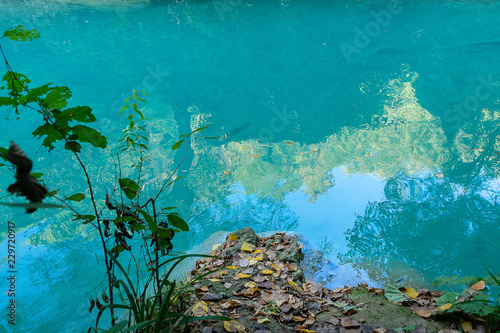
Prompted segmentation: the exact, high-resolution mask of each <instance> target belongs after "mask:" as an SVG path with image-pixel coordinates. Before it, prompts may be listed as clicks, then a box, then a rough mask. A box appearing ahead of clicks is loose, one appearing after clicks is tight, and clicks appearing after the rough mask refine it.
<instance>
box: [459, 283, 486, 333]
mask: <svg viewBox="0 0 500 333" xmlns="http://www.w3.org/2000/svg"><path fill="white" fill-rule="evenodd" d="M483 282H484V281H483ZM460 327H461V328H462V330H464V332H466V333H467V332H470V331H472V323H471V322H470V321H464V322H463V323H460Z"/></svg>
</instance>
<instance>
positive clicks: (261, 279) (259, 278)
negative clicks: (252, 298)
mask: <svg viewBox="0 0 500 333" xmlns="http://www.w3.org/2000/svg"><path fill="white" fill-rule="evenodd" d="M250 279H252V281H255V282H264V281H266V277H265V276H262V275H255V276H252V277H251V278H250Z"/></svg>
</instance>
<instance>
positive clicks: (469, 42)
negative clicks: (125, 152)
mask: <svg viewBox="0 0 500 333" xmlns="http://www.w3.org/2000/svg"><path fill="white" fill-rule="evenodd" d="M390 4H391V5H390V6H389V5H388V3H387V2H382V1H360V2H357V1H342V2H334V3H332V2H331V1H315V2H314V3H311V2H306V1H284V0H283V1H264V2H258V1H233V2H231V3H230V2H226V1H216V2H211V1H184V2H182V3H175V2H169V1H151V2H139V1H138V2H134V3H132V4H130V3H125V2H120V1H113V2H111V3H110V4H109V5H102V4H99V2H97V3H88V2H87V4H82V3H80V2H72V1H71V2H70V1H65V2H51V1H46V2H41V1H40V2H36V1H30V2H28V1H3V2H2V3H1V4H0V20H1V21H0V22H2V27H3V30H6V29H8V28H9V27H11V26H14V25H18V24H23V25H25V26H26V27H28V28H37V29H38V30H39V32H40V33H41V36H42V37H41V38H40V39H39V40H36V41H33V42H30V43H22V44H20V43H11V42H9V41H7V40H5V39H2V41H1V42H2V47H3V48H4V50H5V52H6V54H7V57H8V58H9V61H10V63H11V66H12V67H13V68H14V70H15V71H18V72H21V73H24V74H26V75H27V76H28V77H30V79H32V81H33V84H43V83H47V82H53V83H54V84H57V85H66V86H68V87H70V89H71V90H72V91H73V98H72V100H71V106H76V105H89V106H91V107H92V108H93V109H94V111H95V113H96V114H97V115H98V118H99V119H100V121H99V122H98V123H96V124H95V126H96V128H98V129H99V130H101V131H102V132H103V133H105V134H106V135H107V136H108V139H109V142H110V144H109V148H110V150H111V151H113V149H116V147H117V146H118V144H116V143H115V142H116V140H117V139H118V138H120V137H121V131H122V130H123V129H124V128H125V126H126V125H127V122H126V117H124V116H120V115H119V114H118V113H119V110H120V109H121V107H122V106H123V103H124V100H125V98H126V97H127V96H129V95H130V93H131V91H132V89H141V90H145V91H147V93H148V94H149V95H150V96H149V97H148V98H147V100H148V105H147V106H145V107H144V110H143V111H144V112H146V114H147V116H148V117H150V118H151V125H150V134H149V139H150V142H151V145H150V153H151V154H150V155H151V162H150V163H149V164H148V165H147V168H146V170H145V174H144V177H145V180H146V186H145V189H144V191H145V195H146V194H152V193H155V191H156V190H157V189H158V184H160V183H161V182H162V181H164V180H165V179H167V178H168V177H169V175H170V174H171V172H172V171H173V170H174V168H175V165H176V162H178V161H180V160H181V159H182V157H183V156H182V154H181V150H178V151H177V153H174V152H172V151H171V150H170V147H171V146H172V144H173V143H175V142H176V141H177V136H178V135H179V134H183V133H187V132H189V131H191V130H192V129H195V128H198V127H200V126H204V125H207V124H211V127H210V128H209V129H207V130H206V133H205V134H206V135H214V136H215V135H221V136H222V138H221V139H220V140H211V141H204V140H197V141H196V142H195V143H194V144H193V145H192V148H191V149H189V150H188V155H187V156H188V157H187V159H186V161H185V163H184V164H183V166H182V167H181V169H180V174H182V175H184V176H185V177H184V179H183V180H182V181H179V182H177V183H176V184H175V185H174V186H173V187H172V188H171V190H169V192H168V193H166V194H165V195H164V196H163V197H162V202H161V204H162V205H165V206H172V205H176V206H178V207H179V209H178V211H179V213H180V214H181V215H182V216H184V218H185V219H186V220H187V221H188V222H189V225H190V228H191V231H190V232H189V233H184V234H179V235H177V236H176V237H175V239H174V240H175V246H176V248H177V250H179V251H187V250H189V249H191V248H193V247H195V246H197V245H199V244H200V243H202V242H203V241H204V240H205V239H207V238H208V237H209V236H210V235H212V234H213V233H214V232H217V231H233V230H236V229H238V228H242V227H246V226H251V227H253V228H254V229H255V230H256V231H257V232H269V231H274V230H280V231H282V230H286V231H294V232H297V233H300V234H302V235H303V237H304V238H305V239H307V240H308V242H309V244H310V246H313V247H315V248H316V249H318V250H321V253H322V254H323V256H320V255H315V256H311V257H310V261H309V262H308V263H307V265H308V266H307V267H308V269H309V270H308V272H309V274H311V275H312V276H315V277H317V278H318V279H320V280H323V281H324V282H326V283H330V285H331V286H334V285H343V284H344V283H356V282H359V281H362V280H366V281H370V282H371V283H373V284H383V283H384V281H386V280H387V279H392V280H397V279H400V278H403V281H404V283H411V284H413V285H415V286H428V284H429V283H430V281H432V279H433V277H435V276H437V275H451V274H460V275H478V276H483V275H486V272H485V270H484V268H483V266H482V264H481V262H483V263H484V264H486V265H487V266H488V267H489V269H490V270H492V271H498V270H500V263H499V262H498V260H497V255H496V254H497V253H499V250H500V245H499V244H498V239H499V238H500V230H499V225H498V221H499V218H500V206H499V204H500V201H499V200H500V199H499V192H498V191H499V179H498V177H499V171H500V165H499V161H500V141H499V140H500V137H499V133H500V129H499V127H500V126H499V124H500V123H499V117H500V106H499V103H500V95H499V93H500V89H499V85H500V65H499V63H498V57H497V55H498V54H499V51H500V26H498V17H499V15H500V4H498V3H497V2H490V1H478V2H467V3H465V2H458V1H427V2H425V3H424V2H420V1H409V2H405V3H404V4H403V3H401V4H398V3H394V2H393V3H390ZM0 112H2V119H1V120H0V128H1V130H2V138H3V143H2V146H4V147H5V146H7V145H8V143H9V140H14V141H16V142H17V143H18V144H19V145H20V146H21V147H22V148H23V149H24V150H25V151H26V152H27V153H28V155H29V156H30V157H32V158H33V159H34V160H35V169H36V171H39V172H43V173H44V174H45V176H44V178H45V180H46V184H47V186H48V187H49V188H50V189H57V188H60V189H61V193H63V194H65V195H70V194H72V193H75V192H82V191H86V184H85V182H84V181H82V174H81V171H80V170H79V168H78V165H77V163H76V161H75V160H73V159H72V158H71V156H70V155H69V154H67V153H66V152H65V151H64V150H62V149H56V150H54V151H51V152H50V153H49V152H47V151H46V149H45V148H40V142H39V141H36V140H34V139H33V137H32V135H31V132H32V131H33V130H34V129H35V128H36V127H37V126H38V125H37V124H38V123H39V122H40V121H41V119H39V118H37V117H38V115H36V114H32V113H29V112H23V114H22V115H21V117H20V118H21V119H20V120H17V121H16V122H13V120H4V119H3V118H5V117H9V118H11V119H13V118H15V117H14V115H13V112H12V111H9V110H7V109H1V111H0ZM13 124H14V125H13ZM82 155H83V158H84V159H85V161H86V163H87V165H88V167H89V170H90V171H91V172H92V174H93V181H94V184H95V186H96V194H97V197H98V198H99V199H98V200H99V204H101V205H102V204H103V203H104V195H105V194H106V192H110V191H111V190H112V188H113V179H114V170H115V164H114V162H113V159H112V158H111V155H110V153H109V152H90V151H84V152H83V154H82ZM1 172H2V177H1V180H0V185H1V187H0V189H1V190H2V192H1V193H6V188H7V186H8V184H10V183H11V182H12V180H13V177H12V176H13V173H12V171H11V170H9V169H7V168H6V167H3V168H2V170H1ZM2 200H11V199H2ZM12 200H13V201H18V200H19V199H16V198H14V199H12ZM79 207H80V208H82V207H84V206H79ZM0 209H1V212H2V214H3V217H4V218H3V221H5V222H2V226H4V227H3V229H2V230H0V235H1V236H0V237H1V239H2V243H1V245H0V248H1V251H3V253H6V251H7V244H6V241H5V240H6V236H7V231H6V230H7V226H6V221H14V222H15V223H16V230H17V244H18V245H17V256H18V263H17V270H18V275H17V276H18V281H17V286H18V294H16V296H17V302H18V305H19V308H18V318H17V319H18V326H17V327H18V329H19V331H20V332H21V331H22V332H70V331H84V330H85V327H88V326H89V325H91V324H92V323H93V320H94V318H95V317H94V315H89V314H88V312H87V310H88V307H89V302H88V298H89V297H95V296H96V295H99V294H100V293H101V290H102V289H101V288H102V287H101V286H100V283H101V281H102V278H103V271H104V267H103V265H102V259H101V251H100V249H99V242H98V240H97V238H96V233H95V232H94V231H93V230H92V229H91V228H86V227H85V226H83V225H80V224H78V223H76V222H74V221H72V220H71V212H69V211H40V210H39V211H37V212H36V213H34V214H32V215H29V216H26V215H24V213H23V212H22V211H17V210H11V209H7V208H0ZM321 268H323V269H321ZM1 271H2V276H6V275H7V273H6V272H7V265H6V258H4V259H3V260H2V266H1ZM6 301H7V299H6V298H2V300H1V301H0V305H1V306H2V307H3V308H5V307H4V305H6ZM0 325H4V323H3V322H2V324H0ZM2 329H3V331H5V330H6V329H7V326H5V327H4V328H1V327H0V331H1V330H2Z"/></svg>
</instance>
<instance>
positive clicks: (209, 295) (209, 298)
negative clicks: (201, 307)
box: [202, 293, 220, 302]
mask: <svg viewBox="0 0 500 333" xmlns="http://www.w3.org/2000/svg"><path fill="white" fill-rule="evenodd" d="M219 299H220V296H219V295H217V294H214V293H206V294H205V295H204V296H203V297H202V300H203V301H213V302H214V301H215V302H216V301H218V300H219Z"/></svg>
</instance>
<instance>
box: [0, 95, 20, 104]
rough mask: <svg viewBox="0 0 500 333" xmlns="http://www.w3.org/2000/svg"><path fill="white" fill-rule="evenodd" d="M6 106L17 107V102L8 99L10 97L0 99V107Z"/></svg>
mask: <svg viewBox="0 0 500 333" xmlns="http://www.w3.org/2000/svg"><path fill="white" fill-rule="evenodd" d="M4 105H5V106H8V105H12V106H16V105H18V103H17V101H16V100H15V99H13V98H10V97H0V106H4Z"/></svg>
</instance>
